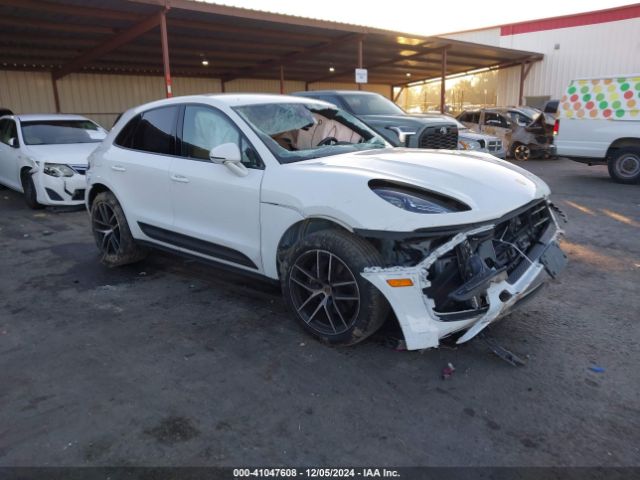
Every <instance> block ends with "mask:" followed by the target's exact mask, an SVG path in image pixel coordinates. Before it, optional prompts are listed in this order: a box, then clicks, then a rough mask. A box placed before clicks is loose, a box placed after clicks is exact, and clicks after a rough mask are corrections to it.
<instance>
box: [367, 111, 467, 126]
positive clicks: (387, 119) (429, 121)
mask: <svg viewBox="0 0 640 480" xmlns="http://www.w3.org/2000/svg"><path fill="white" fill-rule="evenodd" d="M358 118H361V119H362V120H364V121H365V122H367V123H370V124H372V125H381V124H384V125H385V126H392V127H397V126H415V127H423V126H425V125H455V124H454V122H450V121H447V120H443V119H441V118H433V117H429V116H424V117H421V116H419V115H400V114H398V115H359V116H358Z"/></svg>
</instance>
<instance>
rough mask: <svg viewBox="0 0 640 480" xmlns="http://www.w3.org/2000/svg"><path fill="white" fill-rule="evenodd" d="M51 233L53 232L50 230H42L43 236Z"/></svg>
mask: <svg viewBox="0 0 640 480" xmlns="http://www.w3.org/2000/svg"><path fill="white" fill-rule="evenodd" d="M52 233H53V232H52V231H51V230H44V231H43V232H42V235H44V236H45V237H46V236H48V235H51V234H52Z"/></svg>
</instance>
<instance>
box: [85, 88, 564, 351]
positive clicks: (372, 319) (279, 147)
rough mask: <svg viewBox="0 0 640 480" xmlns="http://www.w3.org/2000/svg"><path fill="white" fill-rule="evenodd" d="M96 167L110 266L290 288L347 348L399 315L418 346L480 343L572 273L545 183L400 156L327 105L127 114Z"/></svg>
mask: <svg viewBox="0 0 640 480" xmlns="http://www.w3.org/2000/svg"><path fill="white" fill-rule="evenodd" d="M89 162H90V167H89V170H88V174H87V179H88V192H87V197H86V201H87V208H88V209H89V211H90V213H91V225H92V229H93V234H94V236H95V240H96V244H97V246H98V248H99V250H100V254H101V258H102V261H103V262H104V263H105V264H107V265H111V266H115V265H122V264H125V263H129V262H134V261H136V260H139V259H141V258H143V257H144V255H145V248H144V247H146V246H154V247H160V248H164V249H169V250H173V251H177V252H181V253H183V254H189V255H192V256H195V257H197V258H200V259H203V260H208V261H213V262H217V263H218V264H222V265H224V266H226V267H234V268H236V269H240V270H242V271H244V272H246V273H250V274H254V275H260V276H263V277H266V278H268V279H272V280H275V281H279V282H280V284H281V286H282V291H283V295H284V299H285V301H286V302H287V304H288V305H289V307H290V308H291V310H292V312H293V314H294V316H295V318H296V319H297V320H298V322H299V323H300V325H301V326H302V327H303V328H304V329H305V330H306V331H308V332H309V333H311V334H312V335H314V336H315V337H316V338H318V339H320V340H322V341H325V342H327V343H331V344H336V345H350V344H353V343H357V342H359V341H361V340H363V339H364V338H366V337H368V336H369V335H371V334H372V333H373V332H375V331H376V330H377V329H378V328H379V327H380V326H381V325H382V323H383V322H384V321H385V319H386V318H387V315H388V312H389V307H390V308H391V309H393V311H394V313H395V315H396V317H397V318H398V321H399V323H400V326H401V328H402V331H403V333H404V336H405V340H406V343H407V347H408V348H409V349H417V348H427V347H434V346H437V345H438V343H439V340H440V339H441V338H442V337H445V336H447V335H450V334H452V333H454V332H463V331H464V332H466V333H464V335H463V336H462V337H461V338H460V339H459V340H458V341H459V342H463V341H467V340H469V339H470V338H472V337H473V336H475V335H476V334H477V333H478V332H480V331H481V330H482V329H483V328H485V327H486V326H487V325H489V324H490V323H492V322H493V321H494V320H496V319H498V318H500V317H502V316H504V315H505V314H507V313H508V312H509V311H510V310H511V309H512V308H513V307H514V306H515V305H516V303H518V302H519V301H520V300H521V299H523V298H525V297H527V296H528V295H529V294H531V293H533V292H535V291H537V290H538V287H540V286H541V284H542V282H543V281H544V280H545V278H546V277H547V276H548V275H547V274H549V275H551V276H555V275H557V273H558V271H559V270H560V269H561V268H562V266H563V264H564V258H565V257H564V254H563V253H562V252H561V250H560V249H559V247H558V245H557V244H556V243H555V239H556V237H557V236H558V235H559V233H560V232H559V229H558V227H557V224H556V222H555V219H554V216H553V213H552V212H551V210H550V208H549V203H548V201H547V197H548V195H549V189H548V187H547V186H546V185H545V183H544V182H542V181H541V180H540V179H538V178H537V177H535V176H534V175H532V174H530V173H528V172H526V171H525V170H522V169H520V168H518V167H516V166H513V165H510V164H509V163H508V162H504V161H502V160H499V159H497V158H495V157H493V156H491V155H488V154H484V153H465V152H459V151H449V152H446V151H439V152H438V151H426V150H420V149H415V150H412V149H404V148H390V146H389V145H388V144H387V143H386V142H385V141H384V140H383V139H382V138H381V137H380V136H378V135H377V134H376V133H375V132H374V131H372V130H371V129H369V127H367V126H366V125H365V124H363V123H362V122H361V121H360V120H358V119H357V118H355V117H354V116H353V115H351V114H349V113H347V112H344V111H342V110H339V109H337V108H336V107H335V106H333V105H331V104H329V103H325V102H321V101H317V100H312V99H307V98H300V97H286V96H274V95H247V94H245V95H240V94H237V95H236V94H233V95H231V94H230V95H217V96H216V95H206V96H205V95H201V96H191V97H177V98H173V99H169V100H161V101H158V102H154V103H151V104H147V105H143V106H141V107H138V108H135V109H133V110H130V111H128V112H126V113H125V114H124V115H123V116H122V118H121V119H120V120H119V121H118V122H117V124H116V125H115V126H114V128H113V130H112V131H111V133H110V134H109V135H108V137H107V139H106V140H105V141H104V142H103V143H102V145H101V146H100V147H99V148H98V149H97V150H96V151H95V152H94V153H93V154H92V155H91V157H90V159H89ZM545 271H546V272H547V273H545Z"/></svg>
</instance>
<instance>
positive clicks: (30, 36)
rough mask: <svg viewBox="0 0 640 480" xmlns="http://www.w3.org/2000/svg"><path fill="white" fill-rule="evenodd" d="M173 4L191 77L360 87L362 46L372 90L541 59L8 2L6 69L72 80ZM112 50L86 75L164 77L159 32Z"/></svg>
mask: <svg viewBox="0 0 640 480" xmlns="http://www.w3.org/2000/svg"><path fill="white" fill-rule="evenodd" d="M166 5H169V6H170V8H169V10H168V12H167V28H168V31H169V49H170V60H171V69H172V72H173V73H174V74H176V75H183V76H202V77H216V78H222V79H223V80H224V81H229V80H231V79H234V78H266V79H275V78H279V76H280V66H281V65H283V66H284V70H285V78H286V79H288V80H299V81H305V82H318V81H352V79H353V74H354V68H355V67H356V65H357V63H358V43H359V41H360V39H363V45H364V48H363V66H364V67H365V68H367V69H368V70H369V82H371V83H382V84H391V85H402V84H406V83H408V81H409V80H411V81H417V80H421V79H429V78H435V77H438V76H440V74H441V56H442V51H443V49H447V59H448V60H447V72H446V73H447V74H448V75H451V74H457V73H461V72H466V71H471V70H476V69H479V68H487V67H497V66H504V65H509V64H514V63H518V62H522V61H527V60H533V59H539V58H541V56H540V54H536V53H532V52H526V51H518V50H512V49H506V48H497V47H492V46H486V45H477V44H471V43H466V42H459V41H455V40H449V39H444V38H439V37H423V36H417V35H412V34H403V33H400V32H392V31H387V30H382V29H378V28H371V27H366V26H359V25H354V24H347V23H339V22H331V21H325V20H317V19H311V18H306V17H298V16H293V15H283V14H277V13H270V12H264V11H260V10H252V9H244V8H238V7H230V6H226V5H220V4H213V3H208V2H201V1H193V0H171V2H166V1H165V0H84V1H80V0H55V1H43V0H2V2H1V3H0V28H1V31H2V34H1V35H0V68H5V69H17V68H18V69H36V70H50V71H52V72H54V73H55V72H64V73H68V71H69V68H65V66H66V67H68V65H69V63H70V62H71V61H72V60H77V59H78V58H79V57H80V58H81V56H82V55H83V54H86V53H87V52H91V51H92V49H96V48H98V47H99V46H101V45H104V44H105V43H106V42H110V41H113V40H114V39H117V38H118V36H119V35H122V34H123V32H126V31H127V30H128V29H131V28H132V27H134V26H135V25H137V24H139V23H141V22H144V21H145V20H147V19H149V18H150V17H153V16H154V15H157V14H158V12H160V11H161V10H163V9H164V8H165V7H166ZM107 50H108V51H106V52H105V53H103V54H101V55H98V56H96V58H92V59H91V60H90V61H87V62H85V63H83V64H82V65H80V63H82V62H79V65H78V66H77V68H78V69H80V70H81V71H85V72H104V73H137V74H156V75H157V74H158V73H162V55H161V45H160V36H159V32H158V28H155V29H154V30H150V31H148V32H147V33H144V34H142V35H140V36H138V37H136V38H134V39H133V40H131V41H130V42H128V43H126V44H123V45H121V46H118V48H115V49H107ZM202 60H207V61H208V66H206V67H205V66H203V65H202ZM329 68H333V69H334V71H329ZM408 74H410V76H409V75H408Z"/></svg>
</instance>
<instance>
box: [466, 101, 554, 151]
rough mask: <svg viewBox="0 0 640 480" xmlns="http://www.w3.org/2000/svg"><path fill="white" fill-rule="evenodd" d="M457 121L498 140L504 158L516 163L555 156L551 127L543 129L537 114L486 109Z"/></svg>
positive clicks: (530, 110) (526, 110)
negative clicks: (503, 149) (500, 143)
mask: <svg viewBox="0 0 640 480" xmlns="http://www.w3.org/2000/svg"><path fill="white" fill-rule="evenodd" d="M457 118H458V120H459V121H460V122H462V123H463V124H464V125H466V126H467V127H469V128H472V129H474V130H477V131H480V132H482V133H487V134H489V135H495V136H496V137H498V138H501V139H502V142H503V144H504V148H505V150H506V151H507V154H508V156H511V157H513V158H515V159H516V160H529V159H530V158H535V157H540V156H543V157H550V156H554V155H555V147H554V145H553V125H552V124H550V125H547V118H546V117H545V115H544V114H542V112H540V110H537V109H534V108H531V107H505V108H486V109H479V110H468V111H465V112H462V113H461V114H460V115H458V117H457ZM551 121H552V120H551Z"/></svg>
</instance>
